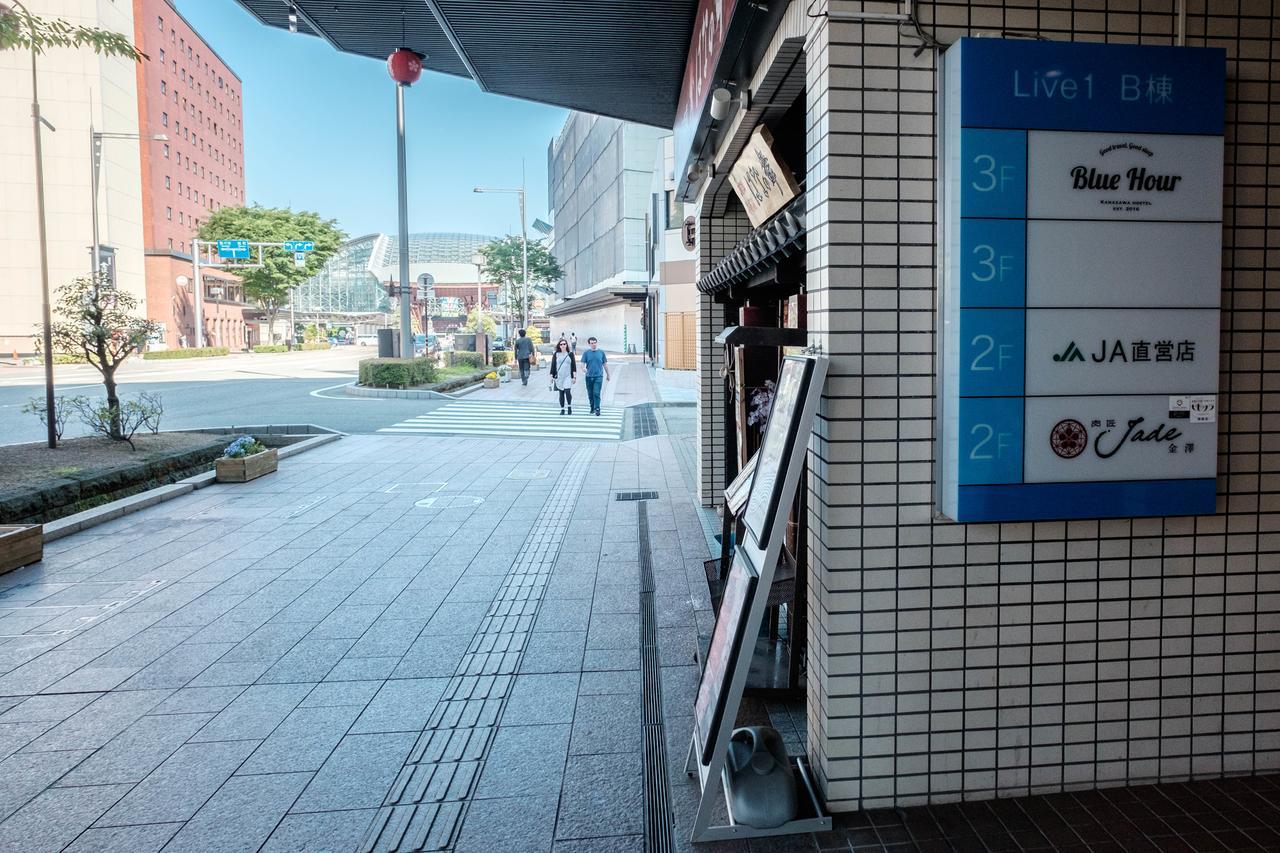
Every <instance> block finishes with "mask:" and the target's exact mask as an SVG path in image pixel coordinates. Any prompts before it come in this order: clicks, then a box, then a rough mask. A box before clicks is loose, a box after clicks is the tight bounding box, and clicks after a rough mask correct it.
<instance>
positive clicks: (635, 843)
mask: <svg viewBox="0 0 1280 853" xmlns="http://www.w3.org/2000/svg"><path fill="white" fill-rule="evenodd" d="M643 849H644V838H643V837H642V836H639V835H615V836H612V837H610V838H583V839H578V840H573V841H557V842H556V844H555V847H552V848H551V853H635V851H637V850H643Z"/></svg>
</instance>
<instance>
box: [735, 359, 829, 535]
mask: <svg viewBox="0 0 1280 853" xmlns="http://www.w3.org/2000/svg"><path fill="white" fill-rule="evenodd" d="M813 365H814V362H813V359H810V358H804V357H799V356H787V357H786V358H785V359H783V361H782V372H781V374H780V375H779V376H778V389H777V392H776V396H775V397H774V399H773V408H772V409H770V411H769V422H768V423H767V424H766V425H765V431H764V441H763V442H761V444H760V450H759V451H758V452H757V453H756V460H757V461H756V466H755V468H756V471H755V478H754V479H753V480H752V483H751V497H750V498H749V499H748V501H747V511H746V514H745V515H744V516H743V521H744V522H745V524H746V525H747V529H748V530H750V531H751V533H752V535H754V536H755V539H756V542H757V543H758V544H759V546H760V547H761V548H768V547H769V536H770V535H771V531H772V530H773V526H774V519H775V518H776V517H777V515H778V503H779V497H780V493H781V491H782V475H783V473H784V472H786V470H787V467H788V465H789V464H790V461H791V457H792V455H793V454H794V453H796V441H797V439H798V436H797V433H798V431H799V429H798V428H799V418H798V414H799V412H800V407H801V406H802V405H803V404H804V402H805V400H806V399H807V398H808V396H809V383H810V381H811V380H812V377H813ZM807 444H808V431H807V430H806V434H805V445H807Z"/></svg>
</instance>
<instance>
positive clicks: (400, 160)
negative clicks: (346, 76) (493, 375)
mask: <svg viewBox="0 0 1280 853" xmlns="http://www.w3.org/2000/svg"><path fill="white" fill-rule="evenodd" d="M396 159H397V173H398V174H397V180H398V182H399V185H400V186H399V189H400V355H401V357H403V358H413V324H412V322H411V321H410V319H409V316H410V315H409V293H410V291H409V186H408V178H407V176H406V171H407V167H406V165H405V150H404V86H402V85H400V84H399V83H397V84H396Z"/></svg>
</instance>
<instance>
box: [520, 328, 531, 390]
mask: <svg viewBox="0 0 1280 853" xmlns="http://www.w3.org/2000/svg"><path fill="white" fill-rule="evenodd" d="M517 334H518V335H519V336H520V337H519V338H517V339H516V361H517V362H518V363H519V365H520V384H522V385H528V384H529V361H530V359H532V358H533V341H532V340H530V339H529V337H528V336H527V335H525V333H524V329H519V330H517Z"/></svg>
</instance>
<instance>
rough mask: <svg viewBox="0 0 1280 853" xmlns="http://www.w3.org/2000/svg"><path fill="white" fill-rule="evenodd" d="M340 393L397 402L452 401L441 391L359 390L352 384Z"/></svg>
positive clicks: (449, 396) (450, 396)
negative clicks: (397, 400)
mask: <svg viewBox="0 0 1280 853" xmlns="http://www.w3.org/2000/svg"><path fill="white" fill-rule="evenodd" d="M342 393H343V394H346V395H348V396H350V397H382V398H384V399H389V400H393V399H399V400H452V399H453V395H451V394H446V393H444V392H443V391H417V390H413V389H401V388H361V387H359V386H357V385H355V384H354V383H353V384H351V385H344V386H342Z"/></svg>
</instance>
